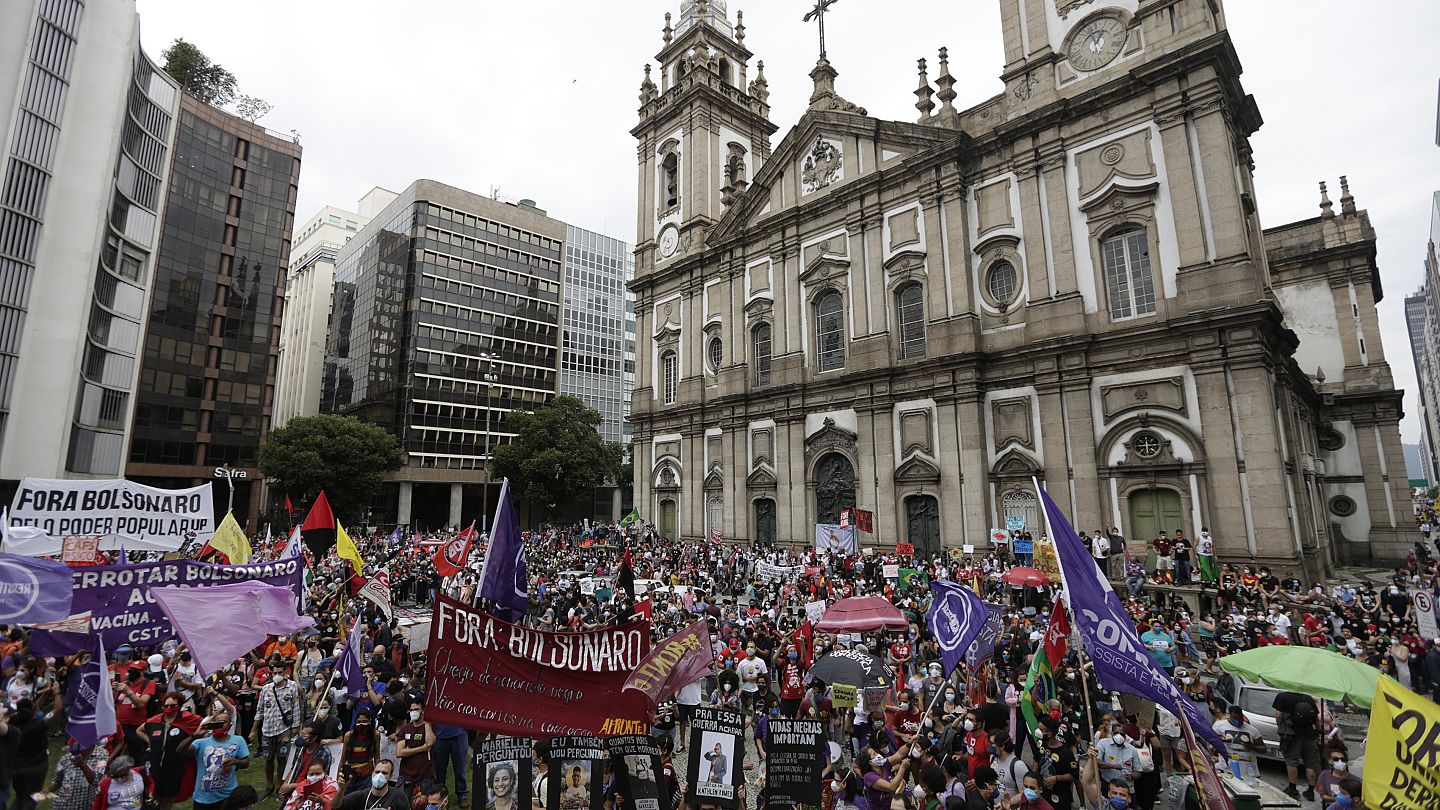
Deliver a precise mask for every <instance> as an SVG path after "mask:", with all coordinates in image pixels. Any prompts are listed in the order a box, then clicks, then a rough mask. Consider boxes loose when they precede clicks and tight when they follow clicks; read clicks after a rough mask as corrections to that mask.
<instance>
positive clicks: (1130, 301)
mask: <svg viewBox="0 0 1440 810" xmlns="http://www.w3.org/2000/svg"><path fill="white" fill-rule="evenodd" d="M1100 248H1101V254H1102V255H1103V256H1104V258H1105V290H1106V292H1107V294H1108V295H1109V301H1110V317H1111V318H1112V319H1116V320H1118V319H1121V318H1133V317H1135V316H1137V315H1149V314H1151V313H1153V312H1154V311H1155V280H1154V278H1153V277H1152V276H1151V274H1150V236H1149V232H1148V231H1146V230H1145V229H1144V228H1133V229H1131V230H1128V231H1122V232H1120V233H1116V234H1113V235H1111V236H1109V237H1107V238H1106V239H1105V241H1103V242H1101V243H1100Z"/></svg>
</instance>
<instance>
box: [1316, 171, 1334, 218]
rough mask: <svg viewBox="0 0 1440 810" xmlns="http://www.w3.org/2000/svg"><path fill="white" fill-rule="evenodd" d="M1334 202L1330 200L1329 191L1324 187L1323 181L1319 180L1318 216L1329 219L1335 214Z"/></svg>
mask: <svg viewBox="0 0 1440 810" xmlns="http://www.w3.org/2000/svg"><path fill="white" fill-rule="evenodd" d="M1334 208H1335V203H1332V202H1330V192H1329V191H1327V190H1326V188H1325V181H1324V180H1321V181H1320V216H1321V217H1323V218H1324V219H1329V218H1331V217H1333V216H1335V211H1334Z"/></svg>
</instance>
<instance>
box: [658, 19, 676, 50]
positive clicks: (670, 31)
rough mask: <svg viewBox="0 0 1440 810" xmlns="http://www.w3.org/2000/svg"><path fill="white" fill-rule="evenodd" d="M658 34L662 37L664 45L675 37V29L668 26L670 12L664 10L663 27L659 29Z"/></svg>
mask: <svg viewBox="0 0 1440 810" xmlns="http://www.w3.org/2000/svg"><path fill="white" fill-rule="evenodd" d="M660 35H661V36H662V37H663V38H664V40H665V44H666V45H669V44H670V41H671V40H673V39H674V38H675V29H674V28H671V27H670V12H668V11H667V12H665V27H664V28H662V29H660Z"/></svg>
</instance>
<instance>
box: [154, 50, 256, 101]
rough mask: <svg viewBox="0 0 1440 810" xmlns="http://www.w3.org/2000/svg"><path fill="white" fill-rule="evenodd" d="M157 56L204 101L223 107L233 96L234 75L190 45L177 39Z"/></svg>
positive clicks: (184, 84) (170, 71)
mask: <svg viewBox="0 0 1440 810" xmlns="http://www.w3.org/2000/svg"><path fill="white" fill-rule="evenodd" d="M160 58H161V59H164V60H165V72H166V73H169V74H170V76H171V78H173V79H175V81H177V82H179V83H180V86H181V87H183V88H185V90H186V92H188V93H189V94H190V95H192V96H194V97H196V98H198V99H200V100H201V101H203V102H205V103H206V104H211V105H214V106H216V107H223V106H225V105H226V104H229V103H230V101H231V100H232V99H234V98H235V92H236V82H235V74H233V73H231V72H230V71H228V70H226V69H225V68H223V67H221V66H220V65H218V64H216V63H214V62H211V61H210V57H208V56H206V55H205V54H204V53H203V52H202V51H201V50H200V49H199V48H197V47H195V46H194V45H193V44H191V43H189V42H186V41H185V40H183V39H177V40H175V41H174V42H172V43H171V44H170V47H168V48H166V49H165V50H163V51H161V52H160ZM267 112H268V110H267ZM252 120H253V119H252Z"/></svg>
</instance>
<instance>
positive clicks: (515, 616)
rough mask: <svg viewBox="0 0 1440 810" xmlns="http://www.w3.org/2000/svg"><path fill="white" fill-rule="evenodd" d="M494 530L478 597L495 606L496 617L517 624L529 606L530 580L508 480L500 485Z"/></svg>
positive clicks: (487, 550)
mask: <svg viewBox="0 0 1440 810" xmlns="http://www.w3.org/2000/svg"><path fill="white" fill-rule="evenodd" d="M494 528H495V530H494V531H493V532H491V533H490V547H489V548H488V549H486V551H485V564H484V566H482V567H481V569H480V593H479V596H480V598H481V599H489V600H490V601H491V602H493V603H495V615H496V616H497V617H499V618H501V619H504V620H506V621H510V622H518V621H520V620H521V619H522V618H524V617H525V611H526V610H528V609H529V607H530V597H529V593H528V592H529V588H530V578H529V577H528V576H527V575H526V574H525V541H524V540H522V539H521V538H520V520H519V519H518V518H516V517H515V505H514V504H512V503H511V502H510V479H509V478H506V479H505V483H504V484H502V485H501V486H500V505H499V506H497V507H496V509H495V527H494Z"/></svg>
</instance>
